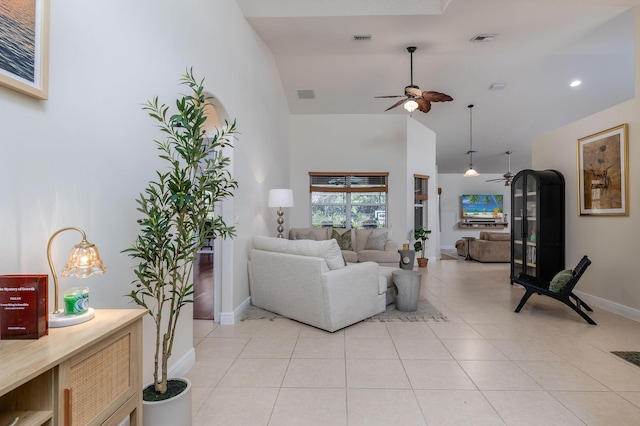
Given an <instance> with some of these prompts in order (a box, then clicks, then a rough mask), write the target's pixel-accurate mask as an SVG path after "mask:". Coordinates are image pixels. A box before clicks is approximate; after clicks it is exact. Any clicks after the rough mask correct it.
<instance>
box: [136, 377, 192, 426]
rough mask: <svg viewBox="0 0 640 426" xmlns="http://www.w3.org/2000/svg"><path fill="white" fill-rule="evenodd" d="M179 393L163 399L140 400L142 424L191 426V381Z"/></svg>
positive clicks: (183, 379) (187, 381)
mask: <svg viewBox="0 0 640 426" xmlns="http://www.w3.org/2000/svg"><path fill="white" fill-rule="evenodd" d="M171 380H182V381H184V382H186V383H187V388H186V389H185V390H184V392H182V393H181V394H179V395H177V396H176V397H174V398H171V399H167V400H165V401H142V424H143V425H144V426H175V425H180V426H191V381H190V380H189V379H185V378H183V377H180V378H179V379H171Z"/></svg>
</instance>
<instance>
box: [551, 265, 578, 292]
mask: <svg viewBox="0 0 640 426" xmlns="http://www.w3.org/2000/svg"><path fill="white" fill-rule="evenodd" d="M571 278H573V271H572V270H571V269H565V270H564V271H560V272H558V273H557V274H556V275H555V276H554V277H553V278H552V279H551V284H549V291H552V292H554V293H560V292H562V290H564V289H565V288H566V287H567V284H569V281H571Z"/></svg>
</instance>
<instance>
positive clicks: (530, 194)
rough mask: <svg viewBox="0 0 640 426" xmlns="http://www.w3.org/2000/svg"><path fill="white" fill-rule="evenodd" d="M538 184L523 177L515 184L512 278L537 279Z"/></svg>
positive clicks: (518, 178)
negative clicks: (520, 276)
mask: <svg viewBox="0 0 640 426" xmlns="http://www.w3.org/2000/svg"><path fill="white" fill-rule="evenodd" d="M537 188H538V184H537V180H536V176H535V175H530V174H527V173H523V174H520V175H519V176H517V177H516V178H515V179H514V180H513V182H512V188H511V191H512V192H511V195H512V200H511V208H512V216H511V218H512V221H513V224H512V228H511V229H512V232H513V236H512V241H513V242H512V244H511V251H512V253H513V256H512V260H511V276H512V277H513V278H515V277H517V276H518V275H519V274H520V273H525V274H527V275H532V276H536V264H537V245H536V235H537V232H538V231H537V222H538V211H537V210H538V208H537V206H538V191H537Z"/></svg>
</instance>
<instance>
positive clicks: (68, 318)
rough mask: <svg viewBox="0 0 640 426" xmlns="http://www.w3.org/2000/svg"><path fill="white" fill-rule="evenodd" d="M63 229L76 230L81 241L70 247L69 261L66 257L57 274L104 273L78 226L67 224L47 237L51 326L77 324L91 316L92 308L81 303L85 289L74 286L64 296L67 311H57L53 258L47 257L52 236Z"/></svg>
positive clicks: (83, 275)
mask: <svg viewBox="0 0 640 426" xmlns="http://www.w3.org/2000/svg"><path fill="white" fill-rule="evenodd" d="M64 231H78V232H79V233H80V234H81V235H82V241H81V242H80V243H78V244H76V245H75V246H73V249H71V252H70V253H69V260H67V264H66V265H65V267H64V269H63V270H62V272H61V273H60V275H62V276H63V277H70V276H76V277H79V278H88V277H90V276H91V275H93V274H104V273H105V272H107V268H106V267H105V266H104V264H103V263H102V259H101V258H100V253H99V252H98V248H97V247H96V246H95V245H94V244H91V243H90V242H88V241H87V235H86V234H85V233H84V231H83V230H82V229H80V228H75V227H68V228H62V229H60V230H58V231H56V232H55V233H54V234H53V235H52V236H51V238H49V244H47V259H48V260H49V268H50V269H51V275H52V276H53V285H54V309H53V312H51V313H50V314H49V327H51V328H58V327H67V326H70V325H76V324H81V323H83V322H86V321H89V320H90V319H92V318H93V317H94V316H95V313H94V309H93V308H90V307H88V306H85V304H88V290H86V291H82V290H81V289H78V290H77V291H71V292H70V293H69V294H68V295H65V303H67V304H68V305H69V307H71V309H70V311H68V312H65V311H61V310H60V309H59V307H58V291H59V290H58V289H59V287H58V276H57V275H56V271H55V268H54V267H53V259H52V258H51V244H52V243H53V239H54V238H55V237H56V236H58V234H60V233H62V232H64ZM67 299H68V300H67ZM76 312H78V313H76Z"/></svg>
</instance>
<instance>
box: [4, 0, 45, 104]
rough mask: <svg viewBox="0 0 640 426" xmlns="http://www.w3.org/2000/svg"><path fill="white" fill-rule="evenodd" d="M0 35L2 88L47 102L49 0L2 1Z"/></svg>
mask: <svg viewBox="0 0 640 426" xmlns="http://www.w3.org/2000/svg"><path fill="white" fill-rule="evenodd" d="M0 35H1V36H0V85H2V86H6V87H9V88H11V89H14V90H17V91H19V92H21V93H25V94H27V95H30V96H33V97H34V98H38V99H47V97H48V91H49V70H48V67H49V0H0Z"/></svg>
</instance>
